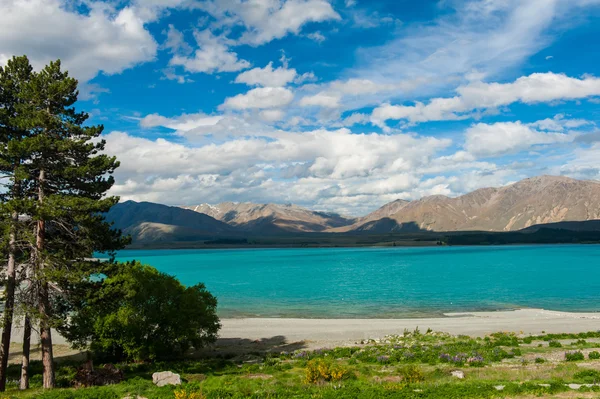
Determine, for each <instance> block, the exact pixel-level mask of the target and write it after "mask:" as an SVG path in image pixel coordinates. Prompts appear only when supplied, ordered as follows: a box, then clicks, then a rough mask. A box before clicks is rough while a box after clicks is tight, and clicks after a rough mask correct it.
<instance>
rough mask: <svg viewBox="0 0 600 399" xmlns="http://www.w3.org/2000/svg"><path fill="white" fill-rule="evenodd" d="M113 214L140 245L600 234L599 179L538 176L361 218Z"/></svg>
mask: <svg viewBox="0 0 600 399" xmlns="http://www.w3.org/2000/svg"><path fill="white" fill-rule="evenodd" d="M107 218H108V220H109V221H113V222H114V223H115V227H117V228H120V229H122V230H123V231H124V232H125V233H126V234H131V235H132V237H133V240H134V241H137V242H170V241H173V242H188V241H202V240H212V239H215V238H219V239H220V238H236V237H237V238H239V237H252V236H254V237H259V236H278V235H281V234H287V235H289V234H301V233H357V234H365V233H368V234H387V233H403V232H407V233H408V232H409V233H418V232H460V231H484V232H508V231H518V230H523V231H524V232H535V231H537V230H539V229H540V228H551V229H563V230H572V231H598V230H600V182H597V181H584V180H575V179H571V178H567V177H556V176H539V177H534V178H529V179H525V180H522V181H519V182H517V183H514V184H511V185H508V186H504V187H498V188H482V189H479V190H476V191H473V192H471V193H469V194H465V195H462V196H459V197H456V198H450V197H445V196H441V195H435V196H428V197H424V198H421V199H419V200H415V201H405V200H400V199H399V200H396V201H393V202H390V203H388V204H386V205H384V206H382V207H381V208H379V209H377V210H376V211H374V212H372V213H370V214H368V215H366V216H364V217H360V218H346V217H343V216H340V215H337V214H335V213H326V212H317V211H311V210H309V209H305V208H302V207H299V206H296V205H278V204H253V203H233V202H226V203H222V204H218V205H208V204H202V205H195V206H185V207H174V206H166V205H160V204H153V203H149V202H142V203H137V202H133V201H127V202H123V203H120V204H117V205H116V206H114V207H113V208H112V209H111V211H110V212H109V213H108V215H107ZM584 222H585V223H584Z"/></svg>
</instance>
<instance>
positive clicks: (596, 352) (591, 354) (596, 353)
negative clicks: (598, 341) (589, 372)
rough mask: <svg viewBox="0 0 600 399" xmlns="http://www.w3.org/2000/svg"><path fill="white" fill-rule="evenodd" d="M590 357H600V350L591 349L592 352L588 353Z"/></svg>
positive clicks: (591, 358) (592, 358)
mask: <svg viewBox="0 0 600 399" xmlns="http://www.w3.org/2000/svg"><path fill="white" fill-rule="evenodd" d="M588 358H589V359H590V360H594V359H600V352H598V351H591V352H590V354H589V355H588Z"/></svg>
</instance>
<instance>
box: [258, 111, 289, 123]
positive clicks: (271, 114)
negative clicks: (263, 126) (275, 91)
mask: <svg viewBox="0 0 600 399" xmlns="http://www.w3.org/2000/svg"><path fill="white" fill-rule="evenodd" d="M259 115H260V117H261V119H262V120H264V121H266V122H277V121H280V120H282V119H283V118H284V117H285V112H283V111H282V110H280V109H265V110H263V111H260V114H259Z"/></svg>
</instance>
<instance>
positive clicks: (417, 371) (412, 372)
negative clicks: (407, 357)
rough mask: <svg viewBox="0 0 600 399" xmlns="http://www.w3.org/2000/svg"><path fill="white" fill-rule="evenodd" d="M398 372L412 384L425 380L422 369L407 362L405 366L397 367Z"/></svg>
mask: <svg viewBox="0 0 600 399" xmlns="http://www.w3.org/2000/svg"><path fill="white" fill-rule="evenodd" d="M398 374H399V375H400V376H401V377H402V380H403V381H404V382H406V383H407V384H414V383H417V382H421V381H423V380H425V375H424V374H423V370H421V368H420V367H419V366H417V365H414V364H409V365H407V366H404V367H401V368H400V369H398Z"/></svg>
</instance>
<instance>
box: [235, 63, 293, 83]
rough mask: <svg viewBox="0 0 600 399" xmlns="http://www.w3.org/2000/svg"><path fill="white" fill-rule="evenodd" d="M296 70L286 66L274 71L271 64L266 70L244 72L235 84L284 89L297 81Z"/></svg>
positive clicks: (256, 69)
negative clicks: (283, 87)
mask: <svg viewBox="0 0 600 399" xmlns="http://www.w3.org/2000/svg"><path fill="white" fill-rule="evenodd" d="M296 76H297V73H296V70H295V69H293V68H292V69H288V68H286V67H284V66H280V67H279V68H276V69H273V63H272V62H269V63H268V64H267V66H265V67H264V68H254V69H250V70H248V71H245V72H242V73H241V74H239V75H238V76H237V78H236V79H235V83H245V84H247V85H249V86H266V87H282V86H285V85H287V84H288V83H290V82H293V81H294V79H296Z"/></svg>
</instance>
